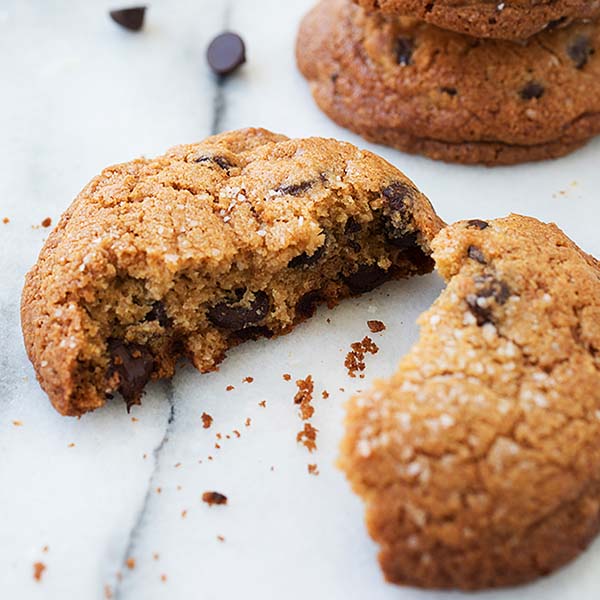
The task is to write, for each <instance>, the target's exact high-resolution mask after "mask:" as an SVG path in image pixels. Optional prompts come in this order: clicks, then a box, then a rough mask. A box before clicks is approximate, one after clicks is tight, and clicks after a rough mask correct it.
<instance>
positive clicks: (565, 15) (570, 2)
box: [355, 0, 600, 40]
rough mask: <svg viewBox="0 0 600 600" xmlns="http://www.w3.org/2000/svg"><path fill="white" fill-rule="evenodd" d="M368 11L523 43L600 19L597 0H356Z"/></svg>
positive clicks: (599, 8)
mask: <svg viewBox="0 0 600 600" xmlns="http://www.w3.org/2000/svg"><path fill="white" fill-rule="evenodd" d="M355 2H357V4H360V5H361V6H363V7H364V8H365V9H367V10H370V11H372V10H381V11H382V12H384V13H387V14H390V15H395V16H410V17H415V18H418V19H420V20H422V21H426V22H427V23H431V24H432V25H437V26H438V27H441V28H442V29H450V30H452V31H457V32H458V33H463V34H468V35H472V36H474V37H478V38H498V39H507V40H523V39H526V38H528V37H530V36H532V35H534V34H536V33H538V32H540V31H542V30H543V29H554V28H556V27H564V26H566V25H569V24H570V23H571V22H573V21H574V20H579V19H593V18H596V17H598V16H600V1H598V0H504V1H498V2H494V1H493V0H492V1H490V0H355Z"/></svg>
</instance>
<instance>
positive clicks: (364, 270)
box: [344, 264, 389, 294]
mask: <svg viewBox="0 0 600 600" xmlns="http://www.w3.org/2000/svg"><path fill="white" fill-rule="evenodd" d="M388 279H389V273H388V272H387V271H384V270H383V269H382V268H381V267H379V266H378V265H376V264H372V265H362V266H360V267H359V268H358V270H357V271H355V272H354V273H352V274H350V275H348V276H347V277H344V281H345V282H346V285H347V286H348V287H349V288H350V291H351V292H352V293H353V294H364V293H365V292H370V291H371V290H374V289H375V288H376V287H378V286H380V285H381V284H382V283H385V282H386V281H387V280H388Z"/></svg>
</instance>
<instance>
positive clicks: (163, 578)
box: [160, 573, 167, 583]
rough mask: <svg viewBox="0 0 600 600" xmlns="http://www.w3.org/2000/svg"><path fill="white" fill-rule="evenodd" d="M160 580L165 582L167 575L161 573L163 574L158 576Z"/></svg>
mask: <svg viewBox="0 0 600 600" xmlns="http://www.w3.org/2000/svg"><path fill="white" fill-rule="evenodd" d="M160 580H161V581H162V582H163V583H166V582H167V576H166V575H165V574H164V573H163V574H162V575H161V576H160Z"/></svg>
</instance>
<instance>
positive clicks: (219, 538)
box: [217, 535, 225, 542]
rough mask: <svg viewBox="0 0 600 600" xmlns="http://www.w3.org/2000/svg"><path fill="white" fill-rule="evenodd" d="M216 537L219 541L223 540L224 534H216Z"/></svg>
mask: <svg viewBox="0 0 600 600" xmlns="http://www.w3.org/2000/svg"><path fill="white" fill-rule="evenodd" d="M217 539H218V540H219V541H220V542H224V541H225V537H224V536H222V535H218V536H217Z"/></svg>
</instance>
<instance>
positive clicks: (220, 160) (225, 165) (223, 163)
mask: <svg viewBox="0 0 600 600" xmlns="http://www.w3.org/2000/svg"><path fill="white" fill-rule="evenodd" d="M194 162H197V163H204V162H208V163H215V164H216V165H217V166H219V167H221V169H223V171H229V169H231V168H232V167H233V165H232V164H231V163H230V162H229V161H228V160H227V159H226V158H224V157H223V156H200V157H199V158H196V159H194Z"/></svg>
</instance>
